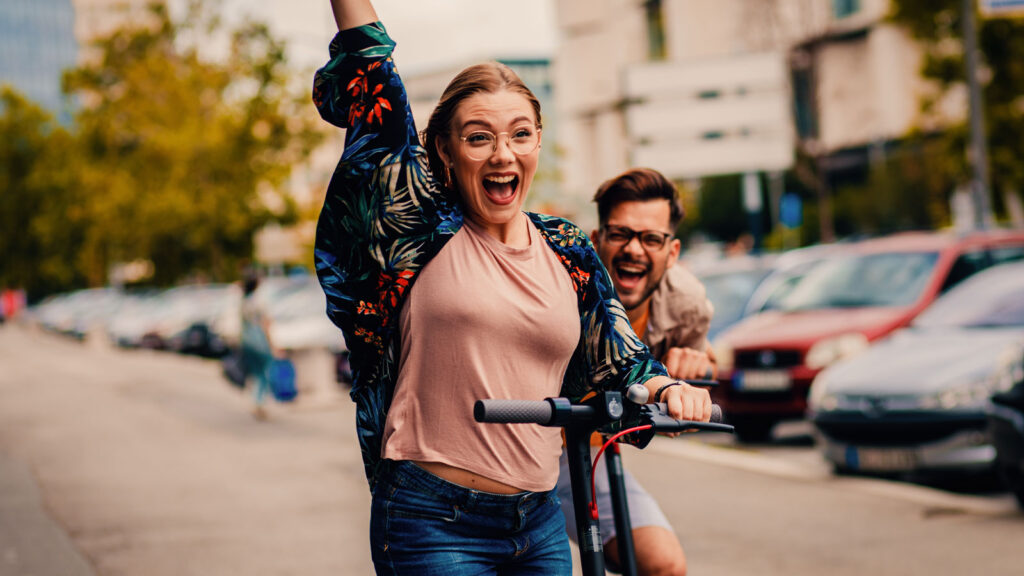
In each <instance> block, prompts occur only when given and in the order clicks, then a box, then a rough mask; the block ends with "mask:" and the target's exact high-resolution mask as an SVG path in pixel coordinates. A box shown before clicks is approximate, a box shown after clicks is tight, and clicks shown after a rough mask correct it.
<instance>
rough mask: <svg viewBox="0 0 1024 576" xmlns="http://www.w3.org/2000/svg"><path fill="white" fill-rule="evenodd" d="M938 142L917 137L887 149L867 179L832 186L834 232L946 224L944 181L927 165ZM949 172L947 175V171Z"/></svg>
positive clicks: (846, 233)
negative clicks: (916, 140) (909, 143)
mask: <svg viewBox="0 0 1024 576" xmlns="http://www.w3.org/2000/svg"><path fill="white" fill-rule="evenodd" d="M940 145H941V142H939V141H937V140H934V139H933V140H930V141H922V142H920V143H918V144H917V145H914V146H904V147H900V148H897V149H895V150H892V151H889V152H888V153H886V156H885V157H884V158H880V159H878V160H876V161H875V162H874V164H873V166H872V167H871V170H870V174H869V176H868V179H867V182H866V183H865V184H864V185H861V186H848V187H844V188H841V189H839V190H837V193H836V198H835V201H834V212H835V214H836V221H835V226H836V234H837V236H839V237H846V236H851V235H855V234H869V235H871V234H886V233H890V232H896V231H900V230H925V229H933V228H940V227H943V226H946V225H948V224H949V213H948V209H947V201H946V182H947V180H948V178H946V177H943V175H941V174H939V173H938V172H936V171H933V170H930V169H929V166H930V165H931V163H932V162H934V161H935V160H936V159H937V157H938V156H940V152H939V151H938V147H939V146H940ZM947 176H948V175H947Z"/></svg>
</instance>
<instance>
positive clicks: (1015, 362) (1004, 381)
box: [992, 345, 1024, 394]
mask: <svg viewBox="0 0 1024 576" xmlns="http://www.w3.org/2000/svg"><path fill="white" fill-rule="evenodd" d="M1018 382H1024V345H1018V346H1010V347H1008V348H1007V349H1006V350H1004V351H1003V353H1002V354H1000V355H999V363H998V364H997V368H996V371H995V374H994V375H993V377H992V393H993V394H994V393H996V392H1006V391H1007V390H1009V389H1010V388H1013V386H1014V385H1015V384H1017V383H1018Z"/></svg>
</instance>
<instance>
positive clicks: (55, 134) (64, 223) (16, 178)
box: [0, 86, 83, 296]
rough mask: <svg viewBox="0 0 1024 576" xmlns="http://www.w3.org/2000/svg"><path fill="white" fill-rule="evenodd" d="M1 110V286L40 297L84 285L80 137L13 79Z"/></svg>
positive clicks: (0, 95)
mask: <svg viewBox="0 0 1024 576" xmlns="http://www.w3.org/2000/svg"><path fill="white" fill-rule="evenodd" d="M0 112H2V115H0V204H2V206H3V209H2V210H0V254H3V255H4V256H3V258H2V259H0V287H4V286H7V287H21V288H24V289H25V290H26V291H27V292H28V294H29V295H30V296H35V295H42V294H47V293H50V292H56V291H59V290H63V289H67V288H70V287H72V286H75V285H76V284H81V283H82V281H83V277H82V276H81V274H80V273H79V272H78V270H77V268H76V267H75V266H74V260H75V254H76V251H75V247H76V246H77V244H78V241H79V239H80V236H81V232H82V228H83V226H82V224H83V222H82V219H81V217H80V216H81V214H80V212H78V211H77V210H76V207H77V206H78V205H79V203H80V201H81V198H79V197H77V192H78V191H77V189H76V187H75V185H74V182H75V181H76V180H77V179H78V178H77V177H78V172H77V164H76V163H75V161H74V159H75V155H74V154H72V153H71V151H72V149H73V148H74V145H75V143H74V139H73V137H72V135H71V134H69V133H68V132H67V131H66V130H64V129H63V128H60V127H59V126H57V125H56V123H55V122H54V119H53V116H52V115H51V114H49V113H48V112H46V111H45V110H43V109H42V108H40V107H39V106H37V105H35V104H33V103H32V102H30V101H29V100H27V99H26V98H25V97H24V96H22V95H21V94H19V93H18V92H16V91H15V90H14V89H12V88H10V87H7V86H5V87H3V89H2V90H0Z"/></svg>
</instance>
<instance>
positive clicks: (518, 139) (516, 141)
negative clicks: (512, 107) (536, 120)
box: [459, 124, 540, 160]
mask: <svg viewBox="0 0 1024 576" xmlns="http://www.w3.org/2000/svg"><path fill="white" fill-rule="evenodd" d="M501 135H504V136H505V140H506V142H507V143H508V148H509V150H511V151H512V153H513V154H515V155H516V156H525V155H527V154H529V153H531V152H533V151H534V150H536V149H537V146H539V145H540V128H538V127H537V126H534V125H532V124H524V125H523V126H518V127H516V128H514V129H512V130H509V131H508V132H499V133H497V134H495V133H494V132H490V131H488V130H474V131H473V132H470V133H469V134H466V135H465V136H459V139H460V140H462V147H463V149H464V150H465V152H466V156H469V157H470V158H472V159H473V160H487V159H488V158H490V157H491V155H492V154H494V151H495V150H497V149H498V137H499V136H501Z"/></svg>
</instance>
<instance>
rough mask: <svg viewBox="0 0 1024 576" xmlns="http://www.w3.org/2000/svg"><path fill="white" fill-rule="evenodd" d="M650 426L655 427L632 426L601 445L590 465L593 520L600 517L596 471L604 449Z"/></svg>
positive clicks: (591, 516) (591, 513)
mask: <svg viewBox="0 0 1024 576" xmlns="http://www.w3.org/2000/svg"><path fill="white" fill-rule="evenodd" d="M649 428H653V426H652V425H650V424H644V425H643V426H637V427H635V428H630V429H628V430H623V431H621V432H619V433H617V434H615V435H614V436H612V437H611V438H609V439H608V441H607V442H605V443H604V446H601V449H600V450H598V451H597V456H595V457H594V464H593V465H592V466H591V467H590V518H591V520H597V517H598V516H597V473H596V472H595V470H597V462H598V461H599V460H600V459H601V455H602V454H604V451H605V449H606V448H608V447H609V446H611V445H612V442H615V441H616V440H618V439H619V438H621V437H623V436H625V435H626V434H631V433H633V432H639V431H641V430H647V429H649Z"/></svg>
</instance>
